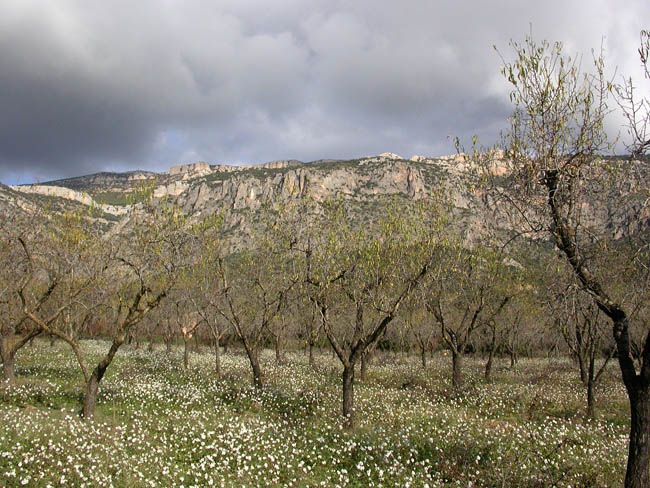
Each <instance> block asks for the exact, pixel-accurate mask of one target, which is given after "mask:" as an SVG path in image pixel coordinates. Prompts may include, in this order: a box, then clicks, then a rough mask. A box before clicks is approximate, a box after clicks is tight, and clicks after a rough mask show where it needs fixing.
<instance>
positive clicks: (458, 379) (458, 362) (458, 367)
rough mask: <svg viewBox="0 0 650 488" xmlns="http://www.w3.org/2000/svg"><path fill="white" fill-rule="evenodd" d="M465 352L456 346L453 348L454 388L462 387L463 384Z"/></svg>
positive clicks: (452, 380)
mask: <svg viewBox="0 0 650 488" xmlns="http://www.w3.org/2000/svg"><path fill="white" fill-rule="evenodd" d="M462 363H463V353H462V352H460V351H458V350H457V349H456V348H452V350H451V369H452V372H451V384H452V386H453V387H454V388H457V389H458V388H460V387H461V386H462V385H463V374H462V368H463V365H462Z"/></svg>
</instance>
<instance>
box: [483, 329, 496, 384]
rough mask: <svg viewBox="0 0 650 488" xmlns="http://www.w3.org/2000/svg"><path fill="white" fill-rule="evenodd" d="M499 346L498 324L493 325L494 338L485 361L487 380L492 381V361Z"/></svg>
mask: <svg viewBox="0 0 650 488" xmlns="http://www.w3.org/2000/svg"><path fill="white" fill-rule="evenodd" d="M496 348H497V329H496V326H493V327H492V338H491V340H490V346H489V351H488V359H487V362H486V363H485V381H487V382H490V381H492V362H493V361H494V350H495V349H496Z"/></svg>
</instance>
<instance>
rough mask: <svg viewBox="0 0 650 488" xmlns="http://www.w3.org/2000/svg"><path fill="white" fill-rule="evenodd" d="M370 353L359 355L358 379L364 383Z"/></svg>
mask: <svg viewBox="0 0 650 488" xmlns="http://www.w3.org/2000/svg"><path fill="white" fill-rule="evenodd" d="M369 356H370V353H369V352H367V353H365V354H362V355H361V374H360V375H359V379H360V380H361V381H366V373H367V372H368V363H369V362H370V357H369Z"/></svg>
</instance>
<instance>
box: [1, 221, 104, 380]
mask: <svg viewBox="0 0 650 488" xmlns="http://www.w3.org/2000/svg"><path fill="white" fill-rule="evenodd" d="M35 222H38V225H34V223H35ZM83 223H84V216H83V215H79V214H69V213H66V214H64V215H62V216H60V217H55V216H49V215H47V214H45V213H39V214H36V215H3V216H1V217H0V259H1V260H2V261H3V262H2V263H0V268H1V269H2V271H1V273H2V274H3V275H4V276H3V279H2V283H3V284H2V285H1V286H2V288H1V289H0V316H1V317H2V327H1V332H2V333H1V336H0V357H1V358H2V369H3V378H4V380H5V382H8V383H12V382H13V381H14V379H15V361H16V353H17V352H18V351H19V350H20V349H21V348H22V347H23V346H25V344H27V343H28V342H29V341H30V340H32V339H33V338H34V337H36V336H37V335H39V334H41V333H42V332H50V329H51V328H52V327H53V326H54V325H55V324H57V323H60V318H61V316H62V314H63V313H64V312H66V311H67V310H68V309H69V308H70V307H72V306H73V305H74V304H75V303H76V302H78V300H79V298H80V295H81V294H83V293H85V292H87V291H88V290H89V289H90V288H91V287H92V286H93V283H94V279H95V275H94V273H93V271H92V263H91V259H89V252H88V251H89V250H90V249H91V248H92V245H91V244H89V240H88V239H87V238H86V237H87V234H86V233H85V232H84V231H83V229H82V224H83ZM68 312H69V310H68ZM68 315H69V313H68Z"/></svg>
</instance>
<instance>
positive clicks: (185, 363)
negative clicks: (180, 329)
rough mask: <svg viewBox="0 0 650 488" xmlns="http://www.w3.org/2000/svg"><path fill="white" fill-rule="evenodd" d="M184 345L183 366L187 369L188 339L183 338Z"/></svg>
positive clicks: (188, 364) (188, 356) (188, 355)
mask: <svg viewBox="0 0 650 488" xmlns="http://www.w3.org/2000/svg"><path fill="white" fill-rule="evenodd" d="M183 342H184V343H185V347H184V348H183V368H185V370H186V371H187V370H188V369H189V368H190V341H189V340H188V339H185V338H184V339H183Z"/></svg>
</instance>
